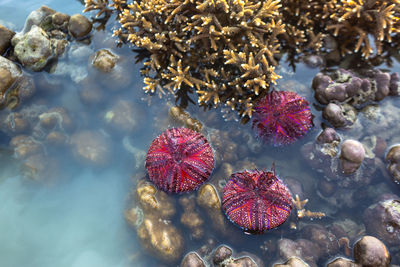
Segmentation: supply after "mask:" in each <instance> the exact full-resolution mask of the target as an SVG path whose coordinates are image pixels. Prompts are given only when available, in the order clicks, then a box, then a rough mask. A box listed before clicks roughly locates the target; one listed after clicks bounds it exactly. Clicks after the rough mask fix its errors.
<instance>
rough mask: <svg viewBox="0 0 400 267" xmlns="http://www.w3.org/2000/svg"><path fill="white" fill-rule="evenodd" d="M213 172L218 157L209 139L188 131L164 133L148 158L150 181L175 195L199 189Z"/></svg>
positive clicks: (180, 129)
mask: <svg viewBox="0 0 400 267" xmlns="http://www.w3.org/2000/svg"><path fill="white" fill-rule="evenodd" d="M213 168H214V155H213V152H212V149H211V146H210V144H209V143H208V141H207V139H206V138H205V137H204V136H203V135H201V134H200V133H198V132H196V131H193V130H191V129H188V128H172V129H168V130H166V131H164V132H163V133H162V134H160V135H159V136H158V137H157V138H156V139H154V141H153V143H152V144H151V145H150V148H149V150H148V152H147V156H146V169H147V172H148V174H149V178H150V180H151V181H152V182H153V183H154V184H155V185H156V186H157V187H158V188H160V189H162V190H164V191H166V192H171V193H181V192H187V191H191V190H194V189H196V188H197V187H199V186H200V185H201V184H202V183H204V182H205V181H206V180H207V179H208V177H209V176H210V174H211V172H212V170H213Z"/></svg>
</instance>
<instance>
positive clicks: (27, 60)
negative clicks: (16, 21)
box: [12, 25, 54, 71]
mask: <svg viewBox="0 0 400 267" xmlns="http://www.w3.org/2000/svg"><path fill="white" fill-rule="evenodd" d="M12 43H13V45H14V53H15V55H16V56H17V58H18V61H19V62H20V63H21V64H22V65H23V66H24V67H26V68H28V69H30V70H33V71H41V70H42V69H43V68H44V67H45V66H46V64H47V62H48V61H49V60H50V59H51V58H52V57H53V55H54V54H53V49H52V44H51V41H50V39H49V36H48V35H47V33H46V32H44V31H43V30H42V29H41V28H40V27H38V26H36V25H33V26H32V28H31V30H30V31H29V32H27V33H26V34H25V35H23V36H22V37H21V39H19V40H17V39H16V38H15V36H14V38H13V39H12Z"/></svg>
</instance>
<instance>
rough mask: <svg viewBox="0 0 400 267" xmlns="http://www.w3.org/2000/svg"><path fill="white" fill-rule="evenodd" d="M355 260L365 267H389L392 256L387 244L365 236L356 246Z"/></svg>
mask: <svg viewBox="0 0 400 267" xmlns="http://www.w3.org/2000/svg"><path fill="white" fill-rule="evenodd" d="M353 251H354V260H355V262H356V263H359V264H360V265H361V266H363V267H376V266H379V267H387V266H389V264H390V260H391V259H390V254H389V251H388V250H387V248H386V246H385V244H383V243H382V241H380V240H379V239H377V238H376V237H373V236H363V237H362V238H361V239H360V240H359V241H357V243H356V244H355V245H354V249H353Z"/></svg>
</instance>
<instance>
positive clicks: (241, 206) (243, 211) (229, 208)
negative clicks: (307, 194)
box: [222, 170, 293, 234]
mask: <svg viewBox="0 0 400 267" xmlns="http://www.w3.org/2000/svg"><path fill="white" fill-rule="evenodd" d="M292 204H293V202H292V195H291V193H290V191H289V189H288V188H287V186H286V185H284V184H283V183H282V181H281V180H280V179H279V178H278V177H277V176H276V175H275V171H262V170H245V171H243V172H237V173H233V174H232V175H231V179H230V180H229V181H228V183H227V184H226V185H225V187H224V192H223V197H222V208H223V209H224V211H225V214H226V215H227V216H228V218H229V219H230V220H231V221H232V222H233V223H235V224H236V225H238V226H240V227H241V228H243V229H244V230H245V231H247V232H250V233H257V234H260V233H263V232H265V231H266V230H269V229H272V228H275V227H277V226H279V225H281V224H282V223H284V222H285V221H286V219H287V218H288V217H289V215H290V211H291V210H292Z"/></svg>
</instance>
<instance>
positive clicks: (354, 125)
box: [312, 69, 400, 182]
mask: <svg viewBox="0 0 400 267" xmlns="http://www.w3.org/2000/svg"><path fill="white" fill-rule="evenodd" d="M399 81H400V77H399V74H398V73H392V74H389V73H386V72H382V71H380V70H365V71H360V72H359V73H357V74H356V73H355V72H353V71H349V70H344V69H338V70H336V71H334V72H333V73H331V74H329V75H328V74H323V73H318V74H317V75H316V76H315V78H314V80H313V83H312V88H313V89H314V91H315V98H316V100H317V101H318V102H319V103H320V104H322V105H324V106H323V111H322V117H323V118H324V119H325V120H326V122H327V123H329V124H330V125H331V126H333V127H335V128H338V129H344V130H346V131H350V135H351V136H353V138H362V137H364V140H365V139H369V143H371V141H372V143H373V144H372V145H373V147H376V148H377V150H379V151H378V154H379V155H378V157H381V155H380V154H381V153H382V151H384V150H385V148H386V145H387V144H390V143H397V142H398V141H399V140H397V133H396V130H393V129H396V126H397V125H398V119H397V116H394V114H396V113H397V112H398V111H399V109H398V107H396V106H395V105H393V104H392V103H391V102H390V101H386V102H385V104H384V105H380V106H376V103H378V102H380V101H382V100H384V99H385V98H386V97H387V96H398V95H399V93H400V83H399ZM360 119H361V122H360ZM382 129H384V132H383V133H382V134H380V135H379V136H375V135H374V134H376V132H381V131H382ZM329 143H331V142H329ZM395 147H396V146H394V147H393V148H392V150H391V151H390V153H388V154H387V156H386V161H387V162H388V171H389V173H390V174H391V175H392V178H393V180H394V181H395V182H398V179H399V175H398V169H396V168H398V167H397V163H396V161H397V160H396V156H395V154H396V153H395V151H396V148H395ZM367 150H368V149H367ZM366 152H367V153H366V157H367V158H368V157H369V158H371V159H373V156H374V153H369V152H371V151H366ZM341 159H343V157H342V156H341ZM378 160H381V159H378ZM371 163H373V162H371ZM357 164H358V163H357ZM357 164H356V165H357ZM342 165H343V164H342ZM356 165H354V167H356ZM349 166H350V165H349V164H347V167H349ZM353 172H354V171H347V172H346V171H345V173H353Z"/></svg>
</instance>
